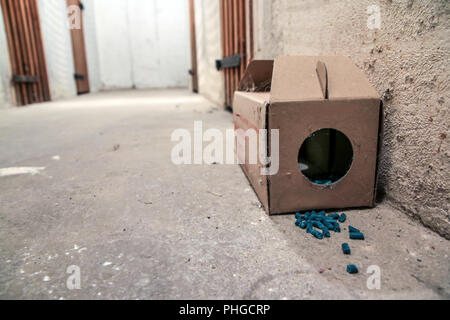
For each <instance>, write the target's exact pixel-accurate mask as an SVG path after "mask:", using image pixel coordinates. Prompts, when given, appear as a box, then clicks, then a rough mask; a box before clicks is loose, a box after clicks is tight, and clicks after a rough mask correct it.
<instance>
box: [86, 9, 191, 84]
mask: <svg viewBox="0 0 450 320" xmlns="http://www.w3.org/2000/svg"><path fill="white" fill-rule="evenodd" d="M94 5H95V28H96V34H97V41H98V42H97V46H98V53H99V62H100V63H99V65H100V67H99V69H100V78H101V83H102V88H104V89H113V88H131V87H136V88H164V87H187V86H188V81H189V75H188V70H189V68H190V50H189V14H188V1H186V0H154V1H148V0H127V1H124V0H95V2H94Z"/></svg>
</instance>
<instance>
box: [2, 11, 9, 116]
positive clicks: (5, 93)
mask: <svg viewBox="0 0 450 320" xmlns="http://www.w3.org/2000/svg"><path fill="white" fill-rule="evenodd" d="M10 79H11V68H10V60H9V52H8V42H7V40H6V33H5V23H4V21H3V14H1V12H0V108H6V107H8V106H10V105H11V95H10V93H11V92H10Z"/></svg>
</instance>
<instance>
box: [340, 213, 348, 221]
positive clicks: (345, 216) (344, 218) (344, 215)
mask: <svg viewBox="0 0 450 320" xmlns="http://www.w3.org/2000/svg"><path fill="white" fill-rule="evenodd" d="M338 220H339V222H340V223H344V222H345V220H347V215H346V214H345V213H343V214H341V215H340V216H339V219H338Z"/></svg>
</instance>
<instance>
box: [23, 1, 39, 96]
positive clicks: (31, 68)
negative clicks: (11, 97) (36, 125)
mask: <svg viewBox="0 0 450 320" xmlns="http://www.w3.org/2000/svg"><path fill="white" fill-rule="evenodd" d="M27 2H28V1H26V0H19V8H20V16H21V20H22V24H23V30H24V34H23V37H24V45H25V46H24V51H25V52H24V55H25V61H26V63H25V66H26V68H25V73H26V74H27V75H28V76H36V71H35V61H34V57H33V49H32V44H31V32H32V31H31V30H32V29H31V28H30V25H29V23H28V17H27V10H26V7H27ZM27 87H28V88H27V89H28V100H29V102H30V103H33V102H37V101H39V100H38V96H37V91H36V86H35V84H33V83H31V84H29V85H28V86H27Z"/></svg>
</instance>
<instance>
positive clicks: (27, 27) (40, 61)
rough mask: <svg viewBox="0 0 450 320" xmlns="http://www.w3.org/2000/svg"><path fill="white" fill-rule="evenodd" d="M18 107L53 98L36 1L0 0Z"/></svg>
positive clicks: (15, 100) (15, 101) (15, 99)
mask: <svg viewBox="0 0 450 320" xmlns="http://www.w3.org/2000/svg"><path fill="white" fill-rule="evenodd" d="M0 3H1V7H2V11H3V18H4V21H5V30H6V36H7V40H8V49H9V56H10V60H11V69H12V73H13V77H12V83H13V86H14V91H15V95H14V96H13V100H14V101H13V102H14V103H15V104H16V105H18V106H23V105H27V104H30V103H35V102H43V101H49V100H50V90H49V85H48V75H47V67H46V61H45V55H44V46H43V44H42V36H41V27H40V23H39V11H38V6H37V1H36V0H0Z"/></svg>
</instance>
